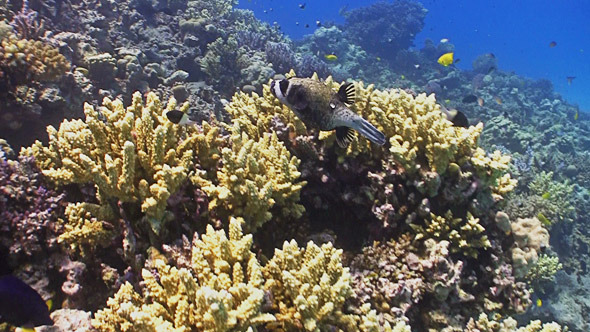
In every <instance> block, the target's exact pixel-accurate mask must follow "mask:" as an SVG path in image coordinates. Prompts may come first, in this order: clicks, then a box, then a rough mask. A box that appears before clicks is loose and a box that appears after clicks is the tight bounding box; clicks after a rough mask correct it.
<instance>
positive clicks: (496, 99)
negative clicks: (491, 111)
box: [494, 96, 502, 105]
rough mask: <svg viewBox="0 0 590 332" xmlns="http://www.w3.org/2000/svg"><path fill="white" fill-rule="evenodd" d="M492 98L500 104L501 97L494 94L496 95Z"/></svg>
mask: <svg viewBox="0 0 590 332" xmlns="http://www.w3.org/2000/svg"><path fill="white" fill-rule="evenodd" d="M494 100H495V101H496V103H498V105H502V98H500V97H498V96H496V97H495V98H494Z"/></svg>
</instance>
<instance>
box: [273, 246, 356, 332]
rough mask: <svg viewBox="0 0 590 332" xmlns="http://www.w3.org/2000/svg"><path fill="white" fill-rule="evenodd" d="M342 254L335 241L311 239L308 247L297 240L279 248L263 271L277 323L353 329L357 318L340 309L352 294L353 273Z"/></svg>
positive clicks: (286, 326)
mask: <svg viewBox="0 0 590 332" xmlns="http://www.w3.org/2000/svg"><path fill="white" fill-rule="evenodd" d="M341 255H342V250H340V249H335V248H334V247H333V245H332V244H331V243H327V244H323V245H322V246H321V247H318V246H317V245H315V244H314V243H313V242H311V241H310V242H308V243H307V246H306V248H305V249H300V248H299V247H298V245H297V242H295V241H294V240H292V241H291V242H286V241H285V243H284V244H283V248H282V249H275V254H274V256H273V257H272V259H271V260H270V261H269V262H268V263H267V264H266V265H265V266H264V268H263V270H262V271H263V275H264V277H265V279H266V283H265V288H266V289H267V290H270V292H271V294H272V298H273V303H272V306H273V309H274V310H276V311H277V313H276V314H275V316H276V318H277V322H278V323H279V324H280V325H281V326H283V328H284V329H286V330H289V331H290V330H297V329H301V328H303V329H304V330H305V331H324V330H327V329H328V326H338V325H343V326H348V327H349V328H350V325H351V324H354V320H353V317H351V316H347V315H344V314H343V313H342V312H341V309H340V308H342V306H343V304H344V301H345V300H346V299H347V298H348V297H349V296H350V294H351V293H352V288H351V286H350V273H349V272H348V268H345V267H343V266H342V263H341ZM353 326H354V325H353ZM345 330H348V329H345Z"/></svg>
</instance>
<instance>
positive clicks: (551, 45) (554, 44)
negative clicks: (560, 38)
mask: <svg viewBox="0 0 590 332" xmlns="http://www.w3.org/2000/svg"><path fill="white" fill-rule="evenodd" d="M555 46H557V43H556V42H555V41H552V42H550V43H549V47H551V48H553V47H555Z"/></svg>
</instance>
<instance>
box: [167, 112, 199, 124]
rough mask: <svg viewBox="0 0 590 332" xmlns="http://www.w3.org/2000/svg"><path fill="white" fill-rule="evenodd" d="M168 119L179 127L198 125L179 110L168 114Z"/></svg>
mask: <svg viewBox="0 0 590 332" xmlns="http://www.w3.org/2000/svg"><path fill="white" fill-rule="evenodd" d="M166 117H167V118H168V120H170V122H172V123H174V124H177V125H195V124H197V123H196V122H195V121H193V120H191V119H189V118H188V114H186V113H184V112H182V111H179V110H172V111H168V112H166Z"/></svg>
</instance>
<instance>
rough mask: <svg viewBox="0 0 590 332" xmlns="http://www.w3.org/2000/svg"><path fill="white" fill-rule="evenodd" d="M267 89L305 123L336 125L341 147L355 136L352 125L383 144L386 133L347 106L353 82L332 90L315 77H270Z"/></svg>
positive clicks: (321, 127)
mask: <svg viewBox="0 0 590 332" xmlns="http://www.w3.org/2000/svg"><path fill="white" fill-rule="evenodd" d="M270 91H271V92H272V94H273V95H274V96H275V97H277V98H278V99H279V100H280V101H281V103H283V104H284V105H286V106H287V107H289V108H290V109H291V110H292V111H293V112H294V113H295V114H296V115H297V116H298V117H299V119H301V121H303V123H305V125H306V126H308V127H313V128H317V129H319V130H324V131H329V130H334V129H335V130H336V142H337V143H338V146H340V147H342V148H345V147H346V146H348V144H349V143H350V142H351V141H352V139H353V138H354V134H353V131H352V130H353V129H354V130H356V131H358V132H359V133H360V134H361V135H363V136H365V137H366V138H367V139H368V140H370V141H371V142H373V143H375V144H379V145H383V144H385V135H384V134H383V133H382V132H380V131H379V130H378V129H377V128H375V127H374V126H373V125H372V124H371V123H369V121H367V120H365V119H363V118H361V117H360V116H359V115H358V114H356V113H354V112H353V111H352V110H351V109H350V108H349V107H350V105H352V104H354V99H355V88H354V84H352V83H345V84H342V85H341V86H340V89H339V90H338V92H334V90H332V88H330V87H329V86H327V85H326V84H324V83H322V82H320V81H317V80H315V79H312V78H298V77H291V78H286V79H282V80H274V81H272V82H271V83H270Z"/></svg>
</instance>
